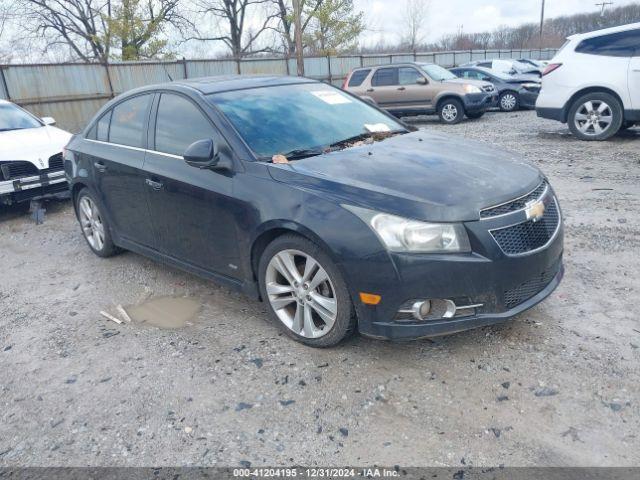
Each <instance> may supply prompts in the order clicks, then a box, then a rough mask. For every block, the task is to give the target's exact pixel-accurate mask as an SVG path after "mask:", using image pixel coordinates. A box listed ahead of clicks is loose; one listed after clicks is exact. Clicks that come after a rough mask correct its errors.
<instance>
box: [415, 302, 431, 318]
mask: <svg viewBox="0 0 640 480" xmlns="http://www.w3.org/2000/svg"><path fill="white" fill-rule="evenodd" d="M411 311H412V313H413V316H414V317H415V318H416V319H417V320H420V321H423V320H425V319H426V318H427V317H428V316H429V312H431V301H430V300H424V301H421V302H416V303H414V304H413V307H412V308H411Z"/></svg>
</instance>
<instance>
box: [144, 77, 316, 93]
mask: <svg viewBox="0 0 640 480" xmlns="http://www.w3.org/2000/svg"><path fill="white" fill-rule="evenodd" d="M298 83H320V82H319V81H318V80H313V79H311V78H306V77H291V76H285V75H217V76H215V77H201V78H193V79H188V80H175V81H173V82H167V83H160V84H155V85H147V86H144V87H142V88H139V89H136V90H135V91H136V93H139V92H143V91H149V90H157V89H161V88H171V87H187V88H191V89H194V90H197V91H199V92H200V93H202V94H204V95H209V94H212V93H220V92H229V91H232V90H244V89H247V88H259V87H274V86H277V85H293V84H298Z"/></svg>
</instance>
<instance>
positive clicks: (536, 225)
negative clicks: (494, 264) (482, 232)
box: [491, 199, 560, 255]
mask: <svg viewBox="0 0 640 480" xmlns="http://www.w3.org/2000/svg"><path fill="white" fill-rule="evenodd" d="M559 222H560V213H559V212H558V205H557V204H556V202H555V199H554V200H553V201H552V202H551V203H549V204H548V205H547V208H546V210H545V212H544V215H543V217H542V218H541V219H540V220H538V221H534V220H528V221H526V222H523V223H519V224H517V225H513V226H511V227H506V228H501V229H498V230H492V231H491V235H493V238H495V240H496V242H498V245H500V248H501V249H502V251H503V252H504V253H506V254H507V255H518V254H521V253H526V252H530V251H531V250H535V249H537V248H540V247H543V246H544V245H546V244H547V243H548V242H549V240H551V238H552V237H553V235H554V234H555V232H556V230H557V228H558V224H559Z"/></svg>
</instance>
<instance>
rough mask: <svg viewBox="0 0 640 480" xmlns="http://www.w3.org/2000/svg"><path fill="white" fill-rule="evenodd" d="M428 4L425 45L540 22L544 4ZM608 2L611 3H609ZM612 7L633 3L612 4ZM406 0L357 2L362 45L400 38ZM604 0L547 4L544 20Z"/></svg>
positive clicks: (522, 0)
mask: <svg viewBox="0 0 640 480" xmlns="http://www.w3.org/2000/svg"><path fill="white" fill-rule="evenodd" d="M424 1H425V3H427V4H428V8H429V10H428V12H429V13H428V21H427V25H426V27H425V31H426V32H427V35H426V38H425V41H427V42H430V41H435V40H438V38H440V37H441V36H442V35H445V34H450V33H455V32H456V31H457V30H458V29H459V28H462V29H463V30H464V31H465V32H468V33H470V32H480V31H485V30H493V29H494V28H497V27H499V26H501V25H511V26H513V25H519V24H521V23H527V22H539V21H540V5H541V0H424ZM607 1H609V0H607ZM610 1H613V2H614V5H613V6H622V5H626V4H629V3H633V1H634V0H610ZM404 2H405V0H354V3H355V6H356V9H357V10H362V11H364V12H365V15H366V17H365V18H366V23H367V26H368V27H369V28H370V31H368V32H367V33H366V34H365V35H363V38H362V44H363V45H369V44H372V43H377V41H378V40H380V39H381V38H382V39H384V40H385V41H386V42H387V43H394V42H396V41H397V40H398V38H399V35H400V34H401V27H400V23H401V19H402V7H403V5H404ZM600 2H602V0H546V6H545V16H546V17H548V18H550V17H556V16H560V15H571V14H574V13H584V12H594V11H597V10H598V9H599V8H600V7H596V6H595V4H596V3H600Z"/></svg>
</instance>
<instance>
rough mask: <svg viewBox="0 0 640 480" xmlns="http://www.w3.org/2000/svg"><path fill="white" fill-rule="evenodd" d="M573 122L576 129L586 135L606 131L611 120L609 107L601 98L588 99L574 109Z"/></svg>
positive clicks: (611, 115) (611, 113)
mask: <svg viewBox="0 0 640 480" xmlns="http://www.w3.org/2000/svg"><path fill="white" fill-rule="evenodd" d="M574 122H575V125H576V127H577V129H578V130H580V132H582V133H583V134H584V135H587V136H595V135H600V134H602V133H604V132H606V131H607V130H608V129H609V127H610V126H611V123H612V122H613V112H612V111H611V107H610V106H609V105H608V104H607V103H605V102H603V101H602V100H589V101H587V102H585V103H583V104H582V105H581V106H580V108H578V110H577V111H576V114H575V116H574Z"/></svg>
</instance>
